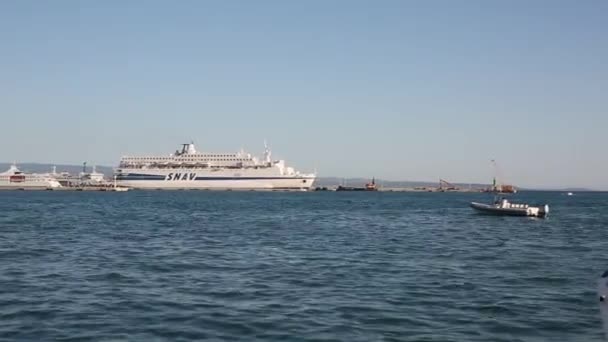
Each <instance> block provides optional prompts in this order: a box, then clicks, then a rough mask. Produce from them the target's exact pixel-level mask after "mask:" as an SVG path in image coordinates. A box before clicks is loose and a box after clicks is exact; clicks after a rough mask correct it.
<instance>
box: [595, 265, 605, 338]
mask: <svg viewBox="0 0 608 342" xmlns="http://www.w3.org/2000/svg"><path fill="white" fill-rule="evenodd" d="M597 295H598V298H599V302H600V312H601V314H602V324H603V326H604V334H606V339H607V340H608V271H606V272H604V274H602V277H601V278H600V280H599V281H598V282H597Z"/></svg>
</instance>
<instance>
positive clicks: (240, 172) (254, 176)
mask: <svg viewBox="0 0 608 342" xmlns="http://www.w3.org/2000/svg"><path fill="white" fill-rule="evenodd" d="M115 176H116V181H117V183H118V184H119V185H121V186H127V187H130V188H139V189H217V190H232V189H238V190H264V189H266V190H273V189H274V190H281V189H282V190H309V189H310V188H311V187H312V185H313V183H314V181H315V177H316V175H315V174H301V173H300V172H298V171H296V170H294V169H293V168H292V167H288V166H286V165H285V161H284V160H273V159H272V154H271V151H270V149H269V148H268V146H265V151H264V157H263V158H262V159H261V160H260V159H258V158H256V157H254V156H252V155H251V154H249V153H246V152H244V151H240V152H237V153H204V152H198V151H197V150H196V148H195V146H194V143H189V144H182V148H181V150H177V151H175V153H174V154H170V155H168V156H141V157H130V156H127V157H123V158H122V159H121V161H120V164H119V166H118V168H117V169H116V172H115Z"/></svg>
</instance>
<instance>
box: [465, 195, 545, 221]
mask: <svg viewBox="0 0 608 342" xmlns="http://www.w3.org/2000/svg"><path fill="white" fill-rule="evenodd" d="M471 208H473V209H475V210H478V211H481V212H483V213H486V214H491V215H503V216H532V217H546V216H547V215H548V214H549V206H548V205H546V204H545V205H544V206H538V207H535V206H530V205H528V204H517V203H511V202H509V201H507V200H506V199H504V198H503V199H501V200H497V201H494V204H485V203H477V202H471Z"/></svg>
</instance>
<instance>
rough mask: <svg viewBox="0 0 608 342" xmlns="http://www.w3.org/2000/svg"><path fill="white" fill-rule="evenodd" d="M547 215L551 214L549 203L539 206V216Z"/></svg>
mask: <svg viewBox="0 0 608 342" xmlns="http://www.w3.org/2000/svg"><path fill="white" fill-rule="evenodd" d="M547 215H549V205H548V204H545V205H543V206H542V207H539V208H538V216H540V217H546V216H547Z"/></svg>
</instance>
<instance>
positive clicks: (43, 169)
mask: <svg viewBox="0 0 608 342" xmlns="http://www.w3.org/2000/svg"><path fill="white" fill-rule="evenodd" d="M10 165H11V164H10V163H0V172H4V171H6V170H8V168H9V167H10ZM53 166H56V167H57V172H64V171H65V172H69V173H71V174H74V175H76V174H78V173H79V172H81V171H82V165H64V164H43V163H20V164H17V167H19V169H20V170H21V171H23V172H33V173H47V172H51V171H52V170H53ZM96 169H97V172H101V173H103V174H104V175H105V176H106V177H111V176H112V174H113V173H114V169H113V168H112V167H109V166H102V165H97V166H96ZM91 170H92V165H87V172H91ZM370 181H371V179H369V178H339V177H319V178H317V180H316V181H315V187H337V186H338V185H346V186H355V187H361V186H364V185H365V183H368V182H370ZM376 184H378V186H381V187H384V188H416V187H427V188H430V187H434V188H436V187H438V186H439V182H420V181H388V180H383V179H376ZM454 185H455V186H457V187H459V188H462V189H468V188H469V187H471V188H473V189H482V188H486V187H488V184H463V183H454ZM521 190H545V191H571V192H575V191H576V192H583V191H594V190H592V189H585V188H564V189H545V188H543V189H521Z"/></svg>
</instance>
